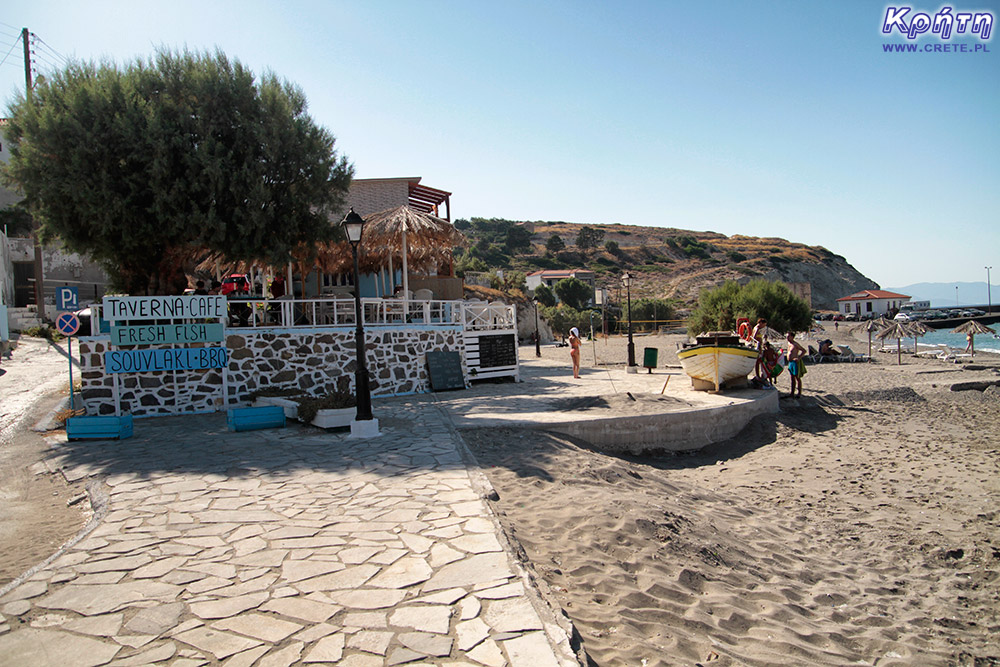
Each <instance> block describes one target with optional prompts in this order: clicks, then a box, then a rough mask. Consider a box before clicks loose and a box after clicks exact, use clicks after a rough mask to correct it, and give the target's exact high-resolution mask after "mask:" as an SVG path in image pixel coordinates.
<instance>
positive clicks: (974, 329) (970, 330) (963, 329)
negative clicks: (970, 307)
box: [951, 320, 997, 356]
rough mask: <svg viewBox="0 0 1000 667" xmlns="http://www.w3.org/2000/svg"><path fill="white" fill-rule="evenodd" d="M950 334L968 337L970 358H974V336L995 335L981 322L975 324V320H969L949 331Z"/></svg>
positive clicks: (994, 332)
mask: <svg viewBox="0 0 1000 667" xmlns="http://www.w3.org/2000/svg"><path fill="white" fill-rule="evenodd" d="M951 332H952V333H959V334H965V335H967V336H968V337H969V345H970V346H971V351H972V356H976V342H975V341H976V334H986V333H988V334H993V335H994V336H995V335H996V333H997V332H996V331H994V330H993V329H990V328H989V327H988V326H986V325H985V324H983V323H982V322H977V321H976V320H969V321H968V322H965V323H964V324H960V325H958V326H957V327H955V328H954V329H952V330H951Z"/></svg>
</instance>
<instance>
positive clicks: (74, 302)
mask: <svg viewBox="0 0 1000 667" xmlns="http://www.w3.org/2000/svg"><path fill="white" fill-rule="evenodd" d="M56 310H80V290H79V288H77V287H70V286H69V285H63V286H62V287H57V288H56Z"/></svg>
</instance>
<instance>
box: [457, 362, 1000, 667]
mask: <svg viewBox="0 0 1000 667" xmlns="http://www.w3.org/2000/svg"><path fill="white" fill-rule="evenodd" d="M598 345H600V343H599V344H598ZM854 349H855V350H856V351H859V350H858V346H857V345H854ZM522 352H523V348H522ZM556 352H557V353H558V352H559V350H557V351H556ZM660 354H661V359H662V358H663V356H664V351H663V350H662V349H661V353H660ZM890 356H891V361H890ZM585 358H586V357H585ZM977 359H978V358H977ZM895 361H896V359H895V356H894V355H885V356H879V359H878V361H877V363H874V364H822V365H817V366H813V367H812V368H811V369H810V372H809V373H807V375H806V377H805V387H806V392H805V393H806V398H805V399H803V400H802V401H789V400H787V399H786V400H783V401H782V413H781V414H780V415H778V416H777V417H776V418H772V417H765V418H759V419H758V420H757V421H755V422H754V423H753V424H751V426H749V427H748V428H747V429H746V430H745V431H744V432H743V433H742V434H741V435H740V436H739V437H737V438H735V439H733V440H731V441H729V442H726V443H721V444H718V445H715V446H713V447H710V448H709V449H707V450H705V451H703V452H701V453H699V454H697V455H690V456H679V457H678V456H663V457H646V458H620V457H613V456H608V455H605V454H601V453H598V452H595V451H591V450H589V449H587V448H586V443H581V442H570V441H568V440H567V439H566V438H564V437H561V436H560V437H556V436H552V435H546V434H538V433H531V432H527V431H517V430H504V431H496V430H492V431H487V430H470V431H465V432H464V435H465V437H466V440H467V442H468V443H469V445H470V447H471V449H472V450H473V452H474V454H475V455H476V457H477V459H478V460H479V462H480V463H481V464H482V466H483V468H484V470H485V472H486V473H487V475H488V477H489V478H490V480H491V481H492V483H493V484H494V486H495V487H496V489H497V491H498V492H499V495H500V500H499V501H498V502H497V503H496V508H497V510H498V512H499V513H500V515H501V518H502V520H503V522H504V523H505V525H506V526H507V528H508V530H509V531H510V532H511V533H512V535H513V536H514V537H515V539H516V541H517V542H518V543H519V544H521V545H522V546H523V548H524V551H525V555H526V557H527V558H528V559H529V560H530V562H531V564H532V567H533V568H534V570H535V572H536V573H537V575H538V576H539V577H540V578H541V579H542V580H543V581H544V582H545V583H546V585H547V588H548V590H549V591H550V593H551V595H552V596H553V599H554V600H555V601H556V602H557V603H558V604H559V605H560V606H561V607H562V608H563V610H564V611H565V613H566V614H567V615H568V616H569V617H570V618H571V619H572V620H573V622H574V623H575V624H576V626H577V628H578V629H579V631H580V633H581V636H582V639H583V646H584V648H585V649H586V651H587V653H588V655H589V656H590V657H591V659H592V660H593V661H594V663H595V664H598V665H619V664H629V665H657V664H662V665H690V664H698V663H702V664H706V665H707V664H712V665H802V664H828V665H843V664H868V665H874V664H878V665H890V664H898V665H904V664H905V665H912V664H921V665H946V664H973V662H974V659H975V658H978V659H979V660H980V662H978V663H976V664H993V663H991V662H988V661H989V660H990V658H993V659H997V656H1000V642H998V640H997V639H996V638H997V637H998V636H1000V513H998V511H997V508H998V507H1000V451H998V448H1000V418H998V415H1000V409H998V408H1000V393H998V392H997V389H996V388H993V389H990V390H989V391H987V392H985V393H984V392H978V391H972V392H951V391H949V387H950V385H951V384H952V383H953V382H956V381H958V380H964V379H969V378H993V379H997V377H998V376H997V375H995V374H994V373H992V372H990V371H988V370H987V371H966V370H963V369H962V368H961V367H960V366H956V365H954V364H944V363H942V362H938V361H919V360H915V359H912V358H904V365H903V366H896V365H895ZM984 361H987V362H988V363H991V364H992V363H995V360H992V361H991V360H989V359H985V358H984ZM782 380H784V378H782ZM785 382H787V380H786V381H785ZM782 388H783V389H786V390H787V387H785V385H784V383H783V384H782ZM997 664H1000V662H998V663H997Z"/></svg>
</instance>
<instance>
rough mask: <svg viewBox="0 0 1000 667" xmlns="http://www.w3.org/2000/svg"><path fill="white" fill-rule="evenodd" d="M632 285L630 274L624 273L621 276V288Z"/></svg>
mask: <svg viewBox="0 0 1000 667" xmlns="http://www.w3.org/2000/svg"><path fill="white" fill-rule="evenodd" d="M631 285H632V274H631V273H629V272H628V271H626V272H625V273H623V274H622V286H623V287H630V286H631Z"/></svg>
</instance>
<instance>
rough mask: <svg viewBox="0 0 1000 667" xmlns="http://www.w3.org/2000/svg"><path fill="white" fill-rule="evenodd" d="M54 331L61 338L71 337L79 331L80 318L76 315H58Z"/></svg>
mask: <svg viewBox="0 0 1000 667" xmlns="http://www.w3.org/2000/svg"><path fill="white" fill-rule="evenodd" d="M56 329H58V330H59V333H61V334H62V335H63V336H72V335H73V334H75V333H76V332H77V331H79V330H80V318H79V317H77V316H76V313H59V317H57V318H56Z"/></svg>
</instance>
